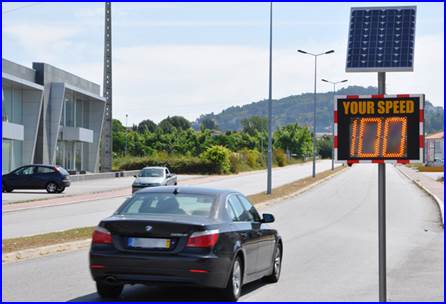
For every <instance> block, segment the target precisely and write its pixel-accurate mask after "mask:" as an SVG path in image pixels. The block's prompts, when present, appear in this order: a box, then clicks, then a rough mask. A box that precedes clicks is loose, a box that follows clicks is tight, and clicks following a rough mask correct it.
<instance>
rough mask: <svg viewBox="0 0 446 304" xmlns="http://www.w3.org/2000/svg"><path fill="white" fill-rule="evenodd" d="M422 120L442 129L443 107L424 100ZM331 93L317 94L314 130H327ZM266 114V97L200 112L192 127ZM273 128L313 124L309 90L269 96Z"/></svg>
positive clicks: (362, 91) (230, 126)
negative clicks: (205, 120) (283, 96)
mask: <svg viewBox="0 0 446 304" xmlns="http://www.w3.org/2000/svg"><path fill="white" fill-rule="evenodd" d="M376 93H377V88H376V87H368V88H365V87H360V86H349V87H347V88H343V89H340V90H338V91H337V92H336V94H337V95H353V94H354V95H368V94H376ZM425 106H426V120H427V128H428V130H427V131H428V133H430V132H433V131H438V130H443V114H444V113H443V107H434V106H432V104H431V103H430V102H428V101H427V102H426V105H425ZM332 107H333V94H332V93H318V94H317V119H316V130H317V132H329V131H330V125H331V123H332V113H333V108H332ZM254 115H256V116H264V117H267V116H268V101H267V100H261V101H257V102H252V103H250V104H247V105H243V106H235V107H230V108H227V109H225V110H223V111H222V112H221V113H218V114H214V113H210V114H204V115H201V116H200V117H199V118H198V119H197V120H196V121H195V122H194V128H197V129H198V128H199V126H200V123H201V120H203V119H204V118H210V119H212V120H214V121H215V122H216V123H217V126H218V128H219V129H220V130H222V131H227V130H239V129H240V121H241V120H242V119H244V118H247V117H250V116H254ZM273 118H274V119H273V128H274V129H275V128H277V127H280V126H283V125H286V124H291V123H296V122H297V123H298V124H299V125H312V124H313V93H304V94H301V95H292V96H288V97H285V98H281V99H278V100H273Z"/></svg>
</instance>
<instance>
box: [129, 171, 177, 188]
mask: <svg viewBox="0 0 446 304" xmlns="http://www.w3.org/2000/svg"><path fill="white" fill-rule="evenodd" d="M135 177H136V179H135V181H134V182H133V184H132V193H133V192H135V191H138V190H140V189H142V188H146V187H157V186H171V185H177V176H176V175H175V174H173V173H170V171H169V169H167V168H166V167H145V168H143V169H142V170H141V171H139V173H138V175H135Z"/></svg>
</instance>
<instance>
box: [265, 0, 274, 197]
mask: <svg viewBox="0 0 446 304" xmlns="http://www.w3.org/2000/svg"><path fill="white" fill-rule="evenodd" d="M272 75H273V3H272V2H271V3H270V6H269V94H268V97H269V98H268V169H267V178H266V194H271V192H272V167H273V97H272V93H273V78H272V77H273V76H272Z"/></svg>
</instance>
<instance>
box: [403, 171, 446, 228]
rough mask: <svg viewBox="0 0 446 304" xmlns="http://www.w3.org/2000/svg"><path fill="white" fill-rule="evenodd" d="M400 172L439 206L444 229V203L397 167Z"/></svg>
mask: <svg viewBox="0 0 446 304" xmlns="http://www.w3.org/2000/svg"><path fill="white" fill-rule="evenodd" d="M395 167H396V168H397V169H398V171H399V172H401V173H402V174H403V175H404V176H405V177H407V178H408V179H409V180H411V181H412V182H413V183H414V184H415V185H417V186H418V187H419V188H420V189H421V190H423V191H424V192H426V193H427V194H428V195H430V196H431V197H432V198H433V199H434V201H435V203H436V204H437V207H438V209H439V211H440V217H441V224H442V226H443V227H444V202H443V201H442V200H440V199H439V198H438V197H437V196H436V195H435V194H433V193H432V192H431V191H430V190H429V189H427V188H426V187H424V186H423V185H422V184H421V183H420V182H419V181H417V180H416V179H414V178H412V177H411V176H409V175H408V174H407V173H406V172H404V171H403V170H401V169H400V168H399V166H395Z"/></svg>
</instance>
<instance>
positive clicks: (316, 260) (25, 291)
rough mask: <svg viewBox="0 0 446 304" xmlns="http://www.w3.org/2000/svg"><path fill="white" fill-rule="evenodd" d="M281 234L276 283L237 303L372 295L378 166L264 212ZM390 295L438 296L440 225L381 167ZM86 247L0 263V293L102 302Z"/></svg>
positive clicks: (151, 290) (132, 297)
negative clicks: (384, 178) (280, 261)
mask: <svg viewBox="0 0 446 304" xmlns="http://www.w3.org/2000/svg"><path fill="white" fill-rule="evenodd" d="M261 211H268V212H271V213H273V214H274V215H275V217H276V223H274V224H272V225H273V226H274V227H275V228H277V229H278V230H279V232H280V233H281V234H282V237H283V240H284V264H283V272H282V277H281V279H280V281H279V283H276V284H269V285H265V284H263V283H261V282H254V283H251V284H249V285H247V286H245V288H244V291H243V296H242V298H241V300H242V301H377V300H378V272H377V265H378V256H377V255H378V249H377V166H375V165H357V166H354V167H352V168H351V169H348V170H347V171H346V172H344V173H342V174H340V175H338V176H336V177H334V178H332V179H330V180H329V181H327V182H325V183H323V184H321V185H319V186H318V187H315V188H313V189H311V190H309V191H307V192H305V193H303V194H301V195H299V196H297V197H294V198H290V199H287V200H285V201H283V202H280V203H276V204H274V205H272V206H270V207H267V208H266V209H265V210H261ZM387 214H388V218H387V227H388V234H387V237H388V242H387V246H388V254H387V257H388V260H387V263H388V298H389V300H390V301H444V287H443V285H444V251H443V245H444V239H443V237H444V232H443V228H442V227H441V225H440V221H439V213H438V210H437V207H436V205H435V204H434V203H433V201H432V200H431V198H430V197H428V196H427V195H426V194H425V193H424V192H422V191H421V190H420V189H419V188H418V187H416V186H415V185H414V184H413V183H412V182H410V181H409V180H407V179H406V178H405V177H404V176H402V175H401V174H400V173H399V172H398V171H397V170H395V168H393V167H392V166H387ZM87 262H88V258H87V251H86V250H82V251H76V252H70V253H64V254H59V255H54V256H48V257H44V258H38V259H34V260H28V261H23V262H18V263H13V264H5V265H3V267H2V280H3V284H2V294H3V298H2V299H3V301H32V300H34V301H99V300H100V299H99V298H98V296H97V294H96V293H95V288H94V284H93V281H92V280H91V278H90V275H89V272H88V264H87ZM122 300H125V301H202V300H207V301H212V300H218V293H217V292H215V291H214V290H205V289H197V288H191V287H162V288H159V287H156V286H151V287H145V286H133V287H130V286H129V287H126V288H125V290H124V293H123V296H122Z"/></svg>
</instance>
